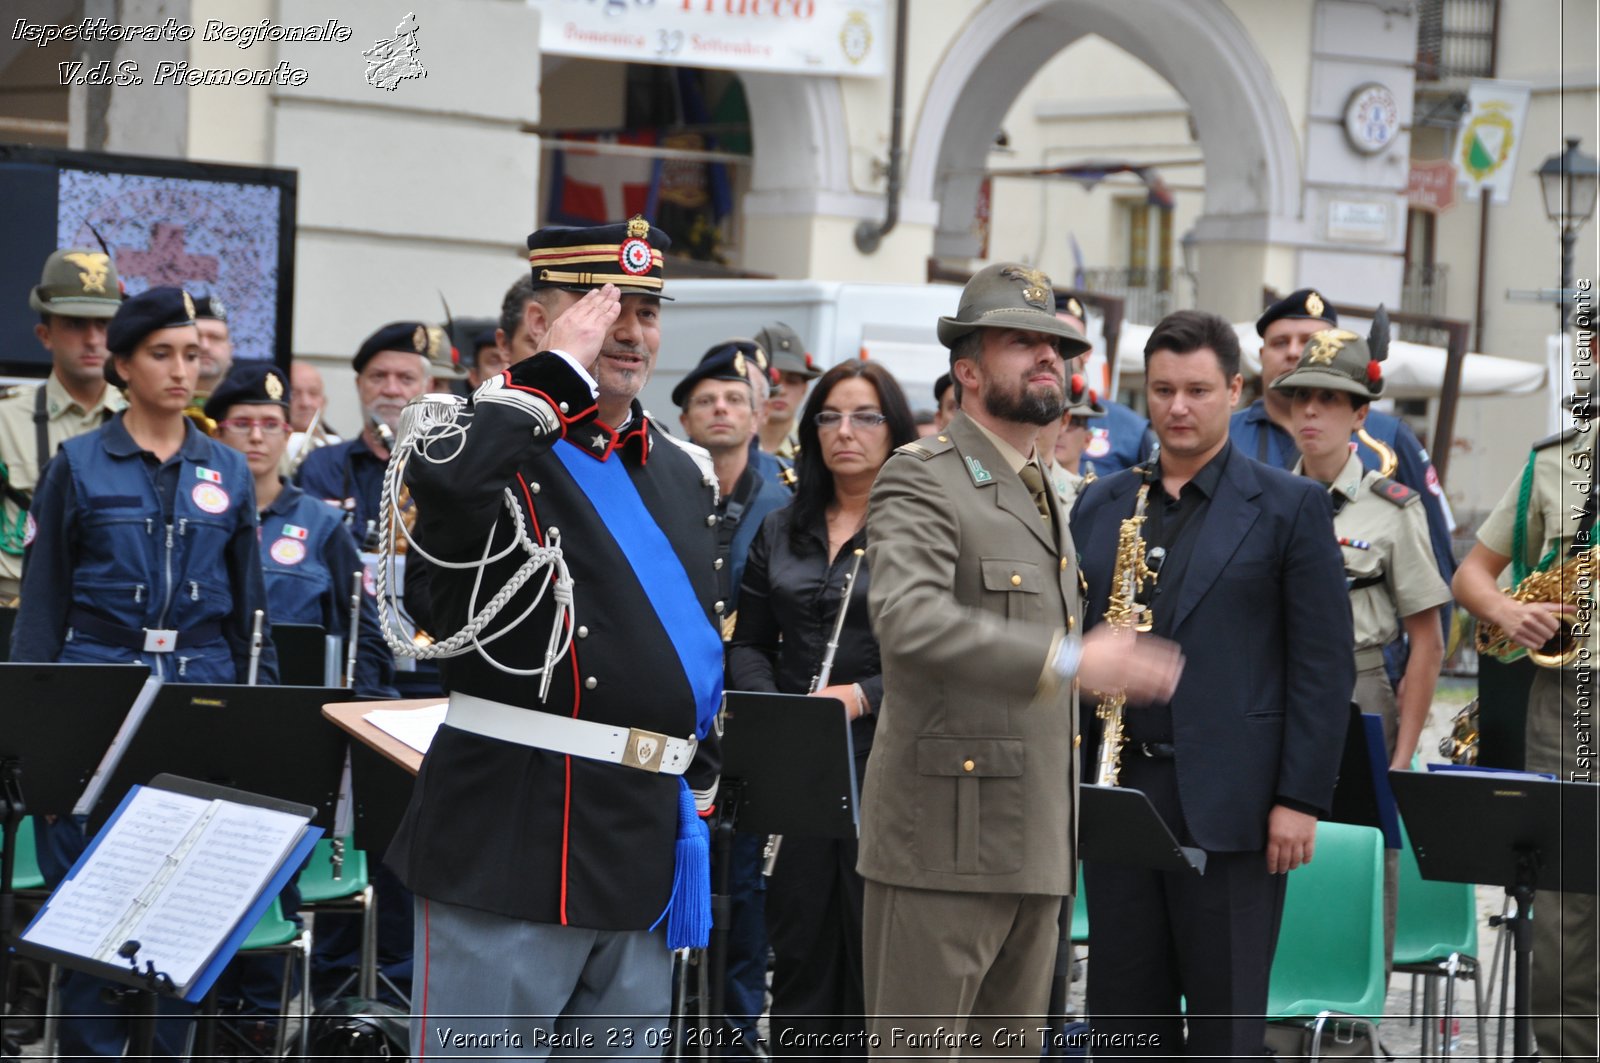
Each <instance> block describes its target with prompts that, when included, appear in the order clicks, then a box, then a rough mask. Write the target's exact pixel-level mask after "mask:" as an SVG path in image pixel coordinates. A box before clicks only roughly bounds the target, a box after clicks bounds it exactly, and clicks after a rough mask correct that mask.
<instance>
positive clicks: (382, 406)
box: [361, 399, 406, 432]
mask: <svg viewBox="0 0 1600 1063" xmlns="http://www.w3.org/2000/svg"><path fill="white" fill-rule="evenodd" d="M405 408H406V404H405V403H404V402H397V401H396V400H394V399H379V400H378V401H377V402H374V403H372V404H370V405H363V406H362V407H361V416H362V417H364V418H366V423H367V424H369V425H370V424H372V422H373V421H374V420H379V421H382V422H383V423H384V424H385V425H387V426H388V427H389V431H391V432H397V431H399V430H400V414H401V413H403V412H404V411H405Z"/></svg>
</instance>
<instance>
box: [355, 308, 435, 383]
mask: <svg viewBox="0 0 1600 1063" xmlns="http://www.w3.org/2000/svg"><path fill="white" fill-rule="evenodd" d="M382 351H400V352H403V353H406V354H418V355H421V356H422V357H423V358H427V357H428V326H427V325H424V324H423V323H422V322H420V321H395V322H392V323H391V324H388V325H385V326H383V327H382V328H381V329H379V330H378V331H376V332H374V333H373V334H372V335H370V336H368V337H367V338H366V340H365V341H363V342H362V344H361V349H360V350H358V351H356V356H355V357H354V358H352V359H351V360H350V364H351V365H353V366H355V368H356V372H358V373H359V372H361V370H363V369H365V368H366V367H367V363H368V362H370V361H372V359H373V356H374V355H377V354H378V353H380V352H382Z"/></svg>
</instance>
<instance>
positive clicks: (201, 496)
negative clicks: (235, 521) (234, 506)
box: [189, 482, 230, 513]
mask: <svg viewBox="0 0 1600 1063" xmlns="http://www.w3.org/2000/svg"><path fill="white" fill-rule="evenodd" d="M189 497H190V498H192V499H194V504H195V505H197V506H199V507H200V508H201V509H203V510H205V511H206V512H207V513H226V512H228V505H229V502H230V499H229V498H228V492H226V491H224V490H223V489H222V488H220V487H218V486H217V485H216V484H214V483H210V482H207V483H198V484H195V485H194V490H193V491H191V492H189Z"/></svg>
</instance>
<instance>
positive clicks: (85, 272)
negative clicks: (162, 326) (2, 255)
mask: <svg viewBox="0 0 1600 1063" xmlns="http://www.w3.org/2000/svg"><path fill="white" fill-rule="evenodd" d="M28 305H29V306H31V307H32V308H33V309H34V310H35V311H37V312H38V313H41V314H59V315H61V316H62V317H102V318H110V317H115V316H116V313H117V307H119V306H121V305H122V281H121V280H120V279H119V278H118V277H117V267H116V265H115V264H113V263H112V261H111V256H110V255H108V254H106V253H105V252H104V251H94V250H91V249H89V248H87V247H63V248H62V249H61V250H59V251H53V252H51V254H50V257H49V258H47V259H45V260H44V272H43V274H42V275H41V276H40V277H39V283H38V284H37V285H36V286H35V287H34V289H33V290H32V291H31V292H29V293H28Z"/></svg>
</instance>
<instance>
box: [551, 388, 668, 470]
mask: <svg viewBox="0 0 1600 1063" xmlns="http://www.w3.org/2000/svg"><path fill="white" fill-rule="evenodd" d="M566 440H567V442H568V443H571V444H572V445H573V446H575V447H577V448H578V450H579V451H580V452H581V453H584V454H587V455H589V457H591V458H593V459H595V460H596V461H606V460H608V459H609V458H610V457H611V455H612V454H613V453H615V452H616V451H618V450H621V451H623V453H624V455H625V456H626V455H628V454H630V453H631V455H632V457H633V459H634V460H635V461H637V462H638V463H639V464H640V465H643V464H645V463H646V462H647V461H649V460H650V419H649V418H648V417H646V416H645V413H644V408H643V407H642V406H640V405H639V400H638V399H634V400H633V407H632V409H631V410H630V411H629V416H628V423H627V425H626V427H624V428H623V429H622V430H621V431H618V430H617V429H615V428H612V427H611V426H610V425H608V424H606V423H605V422H604V421H602V420H600V419H599V418H598V417H591V418H590V419H589V420H587V421H583V422H581V423H579V424H569V425H567V434H566Z"/></svg>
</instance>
